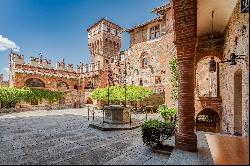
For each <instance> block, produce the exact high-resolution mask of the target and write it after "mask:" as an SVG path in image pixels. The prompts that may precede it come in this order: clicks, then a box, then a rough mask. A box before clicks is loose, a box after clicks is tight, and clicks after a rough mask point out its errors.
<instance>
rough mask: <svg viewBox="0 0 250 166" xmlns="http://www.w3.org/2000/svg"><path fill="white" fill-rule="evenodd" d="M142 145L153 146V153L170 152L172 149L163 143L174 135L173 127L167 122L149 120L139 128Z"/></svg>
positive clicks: (172, 124)
mask: <svg viewBox="0 0 250 166" xmlns="http://www.w3.org/2000/svg"><path fill="white" fill-rule="evenodd" d="M141 131H142V140H143V144H146V145H147V146H154V151H159V150H161V151H162V150H163V151H164V150H165V151H166V153H169V151H172V149H173V147H171V146H168V145H163V141H164V140H167V139H169V138H170V137H171V136H173V134H174V133H175V125H174V123H172V122H169V121H160V120H157V119H151V120H147V121H145V122H144V123H143V124H142V126H141Z"/></svg>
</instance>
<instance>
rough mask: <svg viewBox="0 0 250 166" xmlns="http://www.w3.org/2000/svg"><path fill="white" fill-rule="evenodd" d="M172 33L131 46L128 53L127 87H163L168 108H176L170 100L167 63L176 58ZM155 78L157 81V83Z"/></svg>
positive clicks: (169, 75)
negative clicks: (145, 65) (144, 65)
mask: <svg viewBox="0 0 250 166" xmlns="http://www.w3.org/2000/svg"><path fill="white" fill-rule="evenodd" d="M173 40H174V34H173V32H171V33H168V34H165V35H163V36H162V37H160V38H158V39H155V40H152V41H146V42H141V43H137V44H135V45H133V46H132V47H131V48H130V49H129V50H128V51H127V56H128V63H129V64H128V65H127V67H128V75H127V83H128V84H129V85H143V86H145V87H149V88H155V90H157V88H158V87H162V86H164V88H163V89H164V90H165V94H166V95H165V101H166V104H167V105H168V106H176V103H175V102H174V101H173V100H172V99H171V82H170V79H171V70H170V65H169V61H170V60H172V58H174V57H175V56H176V49H175V47H174V43H173ZM144 57H147V63H148V66H147V67H142V63H143V58H144ZM157 78H158V80H160V81H158V82H157Z"/></svg>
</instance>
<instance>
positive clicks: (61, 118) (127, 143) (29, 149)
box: [0, 108, 174, 165]
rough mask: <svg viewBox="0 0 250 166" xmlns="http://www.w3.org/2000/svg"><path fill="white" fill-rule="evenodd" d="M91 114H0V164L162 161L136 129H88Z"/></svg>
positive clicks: (164, 161) (165, 157)
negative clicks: (147, 145)
mask: <svg viewBox="0 0 250 166" xmlns="http://www.w3.org/2000/svg"><path fill="white" fill-rule="evenodd" d="M101 115H102V112H101V111H98V112H96V113H95V116H96V117H98V116H101ZM135 117H136V118H139V119H144V118H145V115H135ZM152 117H154V118H159V116H158V115H156V114H149V116H148V118H152ZM91 118H92V117H91ZM91 118H90V120H89V121H88V118H87V109H86V108H82V109H68V110H52V111H46V110H39V111H29V112H21V113H11V114H1V115H0V134H1V135H0V138H1V139H0V164H1V165H2V164H56V165H58V164H82V165H85V164H88V165H93V164H98V165H100V164H102V165H110V164H127V165H130V164H136V165H141V164H143V165H152V164H158V165H166V164H167V162H168V159H169V156H168V155H161V154H154V153H153V152H152V150H150V149H149V148H148V147H146V146H144V145H143V142H142V139H141V131H140V128H138V129H134V130H127V131H99V130H96V129H92V128H88V124H89V122H90V121H91ZM168 143H169V144H174V139H173V138H172V139H171V140H169V142H168Z"/></svg>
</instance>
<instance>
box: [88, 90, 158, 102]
mask: <svg viewBox="0 0 250 166" xmlns="http://www.w3.org/2000/svg"><path fill="white" fill-rule="evenodd" d="M109 93H110V101H119V102H120V101H125V88H124V87H119V86H111V87H109ZM107 94H108V88H107V87H106V88H97V89H95V90H94V91H93V92H92V97H93V99H95V100H104V101H107V100H108V96H107ZM152 94H153V91H152V90H150V89H146V88H144V87H142V86H128V87H127V91H126V100H127V101H130V102H133V101H138V100H140V101H143V100H144V99H146V98H148V97H150V96H151V95H152Z"/></svg>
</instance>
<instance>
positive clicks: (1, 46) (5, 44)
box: [0, 35, 20, 52]
mask: <svg viewBox="0 0 250 166" xmlns="http://www.w3.org/2000/svg"><path fill="white" fill-rule="evenodd" d="M8 49H12V50H13V51H17V52H19V50H20V48H19V47H18V46H17V45H16V43H15V42H13V41H10V40H9V39H7V38H5V37H3V36H2V35H0V51H5V50H8Z"/></svg>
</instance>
